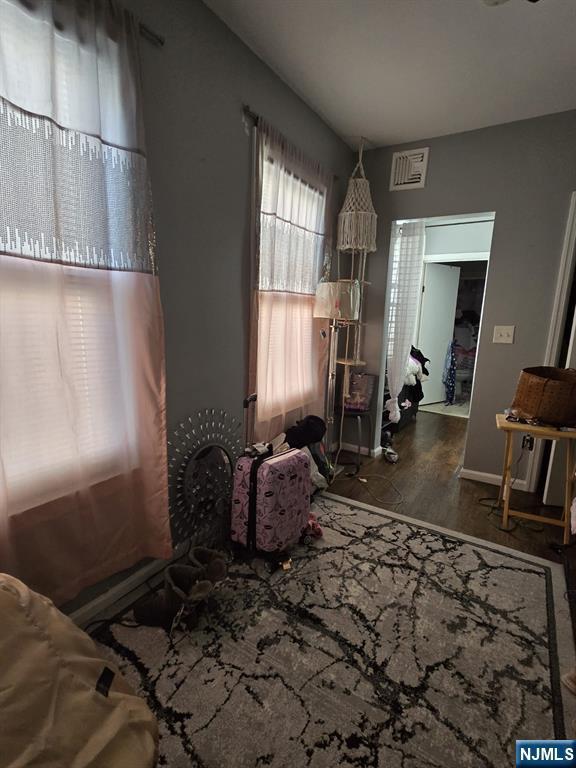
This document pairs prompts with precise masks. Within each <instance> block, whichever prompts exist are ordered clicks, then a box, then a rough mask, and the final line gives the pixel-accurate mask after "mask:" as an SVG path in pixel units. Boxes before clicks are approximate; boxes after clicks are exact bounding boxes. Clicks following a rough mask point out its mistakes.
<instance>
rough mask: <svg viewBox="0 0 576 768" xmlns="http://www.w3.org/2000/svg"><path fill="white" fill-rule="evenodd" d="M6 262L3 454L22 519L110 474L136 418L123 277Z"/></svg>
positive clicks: (2, 286)
mask: <svg viewBox="0 0 576 768" xmlns="http://www.w3.org/2000/svg"><path fill="white" fill-rule="evenodd" d="M5 262H6V263H5V265H4V268H3V272H2V281H1V283H0V328H1V329H2V334H3V336H4V341H3V343H2V345H1V346H0V350H1V353H2V354H1V359H0V366H1V370H3V371H9V372H10V375H9V376H4V377H3V379H2V387H3V389H4V392H3V398H2V400H3V402H4V403H7V404H9V407H6V408H5V409H4V410H3V411H2V413H1V414H0V416H1V419H2V438H3V439H2V445H1V446H0V448H1V454H2V462H3V469H4V474H5V477H6V481H7V483H6V484H7V488H8V489H9V490H8V493H9V495H10V498H9V504H8V508H9V510H10V514H16V513H18V512H20V511H22V510H24V509H27V508H30V507H32V506H36V505H39V504H42V503H44V502H47V501H51V500H52V499H54V498H57V497H59V496H62V495H65V494H69V493H71V492H73V491H75V490H78V488H80V487H81V486H82V485H85V484H86V481H88V482H89V483H90V484H94V483H97V482H99V481H102V480H104V479H106V478H108V477H110V476H111V475H113V474H114V473H115V471H117V466H118V462H119V459H120V458H121V456H123V455H124V453H123V450H125V449H124V446H125V444H126V438H128V439H129V443H130V444H133V442H134V438H133V414H131V413H130V410H129V409H128V410H127V408H126V405H125V404H126V402H127V399H125V398H124V393H123V391H122V389H121V390H120V391H119V387H118V382H122V381H123V380H125V377H126V373H125V371H126V370H128V367H127V366H126V365H125V363H126V362H127V358H126V350H125V349H122V347H123V346H124V345H123V331H122V330H121V329H120V328H118V326H117V318H118V306H116V307H115V304H116V305H118V304H121V303H122V296H121V292H122V289H121V285H119V284H118V283H119V281H122V278H123V277H124V276H123V275H122V274H121V273H116V272H112V271H110V272H108V271H102V272H99V271H97V270H83V269H78V268H73V267H58V266H54V265H39V264H30V263H29V262H28V261H27V260H25V259H14V258H5ZM115 284H116V285H115ZM126 383H128V382H126ZM80 465H81V466H82V468H83V469H82V472H80V471H79V466H80ZM87 474H88V475H89V476H88V477H87V476H86V475H87Z"/></svg>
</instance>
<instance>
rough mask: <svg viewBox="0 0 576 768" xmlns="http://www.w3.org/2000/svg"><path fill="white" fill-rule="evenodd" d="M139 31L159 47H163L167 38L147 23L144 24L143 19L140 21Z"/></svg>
mask: <svg viewBox="0 0 576 768" xmlns="http://www.w3.org/2000/svg"><path fill="white" fill-rule="evenodd" d="M138 31H139V32H140V37H143V38H144V39H145V40H148V42H149V43H152V45H155V46H156V47H157V48H163V46H164V43H165V42H166V39H165V38H164V37H162V35H159V34H158V33H157V32H154V30H153V29H150V27H149V26H148V25H147V24H143V23H142V22H141V21H140V22H138Z"/></svg>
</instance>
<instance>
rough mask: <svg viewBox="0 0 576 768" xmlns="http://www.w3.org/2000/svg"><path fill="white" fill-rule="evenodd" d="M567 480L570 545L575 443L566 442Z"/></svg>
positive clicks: (566, 536) (566, 527)
mask: <svg viewBox="0 0 576 768" xmlns="http://www.w3.org/2000/svg"><path fill="white" fill-rule="evenodd" d="M566 442H567V443H568V445H567V446H566V480H565V486H564V544H569V543H570V526H571V507H572V497H573V495H574V441H573V440H566Z"/></svg>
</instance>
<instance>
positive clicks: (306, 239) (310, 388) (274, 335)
mask: <svg viewBox="0 0 576 768" xmlns="http://www.w3.org/2000/svg"><path fill="white" fill-rule="evenodd" d="M257 130H258V160H259V163H258V167H259V171H258V173H259V179H258V182H259V183H258V184H257V190H258V191H257V201H256V204H257V224H258V237H257V239H256V241H257V253H256V267H255V270H254V273H255V275H254V277H255V296H254V302H253V315H252V349H251V379H250V381H251V384H250V389H251V390H254V391H256V392H257V394H258V400H257V404H256V425H255V437H256V439H258V440H268V439H271V438H272V437H274V436H275V435H277V434H278V433H279V432H282V431H283V430H284V429H286V427H287V426H289V425H290V424H293V423H294V422H295V421H296V420H297V419H298V418H302V417H303V416H305V415H307V414H310V413H315V414H317V415H320V416H322V415H323V414H324V397H325V386H326V366H327V360H328V334H327V333H326V332H325V331H326V328H327V324H326V321H324V320H319V319H314V318H313V309H314V294H315V291H316V286H317V284H318V281H319V279H320V276H321V273H322V269H323V266H324V262H325V260H326V258H327V253H328V248H327V244H326V241H327V237H326V218H327V211H328V198H329V192H330V179H329V177H328V176H327V175H326V174H325V173H324V172H323V171H322V169H321V168H320V167H319V166H318V165H317V164H316V163H313V162H311V161H309V160H307V159H306V158H305V157H304V156H303V155H302V154H301V153H300V151H299V150H298V149H296V148H295V147H293V146H292V145H290V144H289V142H287V141H286V139H285V138H284V137H283V136H282V135H281V134H279V133H278V132H277V131H276V130H275V129H273V128H271V127H270V126H268V125H266V124H265V123H264V122H260V123H259V125H258V129H257Z"/></svg>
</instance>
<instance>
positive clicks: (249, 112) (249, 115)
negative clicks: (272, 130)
mask: <svg viewBox="0 0 576 768" xmlns="http://www.w3.org/2000/svg"><path fill="white" fill-rule="evenodd" d="M242 111H243V112H244V114H245V115H246V117H247V118H248V119H249V120H252V121H253V122H254V123H258V121H259V120H260V115H257V114H256V112H252V110H251V109H250V107H249V106H248V104H242Z"/></svg>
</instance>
